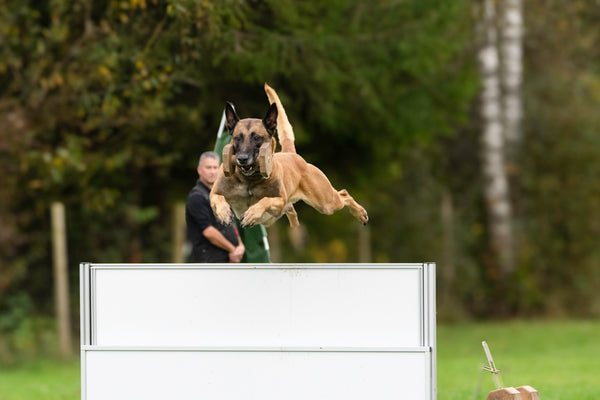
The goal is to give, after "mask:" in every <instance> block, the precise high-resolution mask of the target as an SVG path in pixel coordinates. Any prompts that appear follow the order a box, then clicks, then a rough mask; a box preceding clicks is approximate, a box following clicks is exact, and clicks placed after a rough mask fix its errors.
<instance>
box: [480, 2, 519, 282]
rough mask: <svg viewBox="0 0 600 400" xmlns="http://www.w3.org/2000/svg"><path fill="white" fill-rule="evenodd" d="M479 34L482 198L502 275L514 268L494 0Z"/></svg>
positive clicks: (487, 7) (487, 3) (485, 12)
mask: <svg viewBox="0 0 600 400" xmlns="http://www.w3.org/2000/svg"><path fill="white" fill-rule="evenodd" d="M483 4H484V10H483V11H484V13H483V21H482V22H483V23H482V32H481V34H482V35H483V39H484V40H483V43H482V47H481V49H480V52H479V66H480V71H481V79H482V86H483V90H482V98H481V116H482V120H483V135H482V140H481V152H482V154H481V156H482V165H483V176H484V180H485V190H484V196H485V200H486V207H487V213H488V220H489V230H490V241H491V248H492V250H493V251H494V253H495V254H496V256H497V257H498V264H499V266H500V269H501V271H502V275H503V276H505V277H506V276H508V275H510V273H511V272H512V271H513V269H514V252H513V243H514V239H513V232H512V207H511V204H510V196H509V186H508V179H507V176H506V169H505V151H506V146H505V137H504V126H503V122H504V119H503V112H502V104H501V101H502V100H501V99H502V96H501V86H500V62H499V60H500V57H499V53H498V32H497V29H496V10H495V5H494V1H493V0H484V2H483Z"/></svg>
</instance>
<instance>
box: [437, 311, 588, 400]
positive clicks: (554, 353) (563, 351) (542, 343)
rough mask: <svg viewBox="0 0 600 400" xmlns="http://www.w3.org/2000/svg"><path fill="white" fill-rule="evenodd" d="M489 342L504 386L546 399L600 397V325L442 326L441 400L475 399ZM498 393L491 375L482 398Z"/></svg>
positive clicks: (439, 339) (439, 337)
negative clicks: (527, 390) (483, 344)
mask: <svg viewBox="0 0 600 400" xmlns="http://www.w3.org/2000/svg"><path fill="white" fill-rule="evenodd" d="M482 340H485V341H487V343H488V345H489V347H490V350H491V352H492V355H493V357H494V362H495V364H496V367H497V368H498V369H500V370H502V371H503V373H502V379H503V381H504V385H505V386H513V387H517V386H522V385H530V386H533V387H534V388H535V389H537V390H538V392H539V393H540V399H541V400H558V399H561V400H571V399H572V400H592V399H594V400H597V399H600V378H599V376H598V374H599V373H600V321H595V322H591V321H588V322H586V321H563V322H557V321H551V322H545V321H539V322H525V321H519V322H508V323H483V324H456V325H441V326H438V335H437V345H438V346H437V348H438V352H437V354H438V368H437V371H438V372H437V376H438V399H439V400H458V399H460V400H468V399H474V398H475V397H474V395H475V391H476V388H477V383H478V380H479V376H480V372H479V371H480V366H481V365H483V364H484V362H485V354H484V352H483V348H482V347H481V341H482ZM493 389H495V388H494V386H493V383H492V378H491V376H490V374H489V373H485V374H484V376H483V379H482V385H481V391H480V395H479V397H478V399H485V397H486V396H487V393H489V391H490V390H493Z"/></svg>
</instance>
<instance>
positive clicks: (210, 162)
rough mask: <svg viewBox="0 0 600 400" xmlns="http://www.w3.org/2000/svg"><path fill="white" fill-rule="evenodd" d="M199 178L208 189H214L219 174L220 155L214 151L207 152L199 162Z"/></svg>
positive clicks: (201, 156)
mask: <svg viewBox="0 0 600 400" xmlns="http://www.w3.org/2000/svg"><path fill="white" fill-rule="evenodd" d="M197 171H198V176H199V177H200V181H201V182H202V183H204V184H205V185H206V186H208V188H209V189H210V188H212V186H213V185H214V184H215V181H216V180H217V175H218V174H219V155H218V154H217V153H215V152H214V151H205V152H204V153H202V155H200V160H199V161H198V168H197Z"/></svg>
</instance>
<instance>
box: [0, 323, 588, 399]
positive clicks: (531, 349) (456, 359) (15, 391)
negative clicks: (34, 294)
mask: <svg viewBox="0 0 600 400" xmlns="http://www.w3.org/2000/svg"><path fill="white" fill-rule="evenodd" d="M437 336H438V337H437V344H438V346H437V355H438V358H437V361H438V369H437V378H438V399H439V400H458V399H460V400H473V399H474V398H475V397H474V395H475V391H476V388H477V385H478V381H479V379H480V377H481V389H480V393H479V397H478V398H477V399H478V400H484V399H485V398H486V396H487V393H488V392H489V391H490V390H493V389H494V387H493V384H492V379H491V377H490V375H489V373H485V375H483V376H481V374H480V367H481V366H482V365H483V363H484V361H485V356H484V353H483V349H482V347H481V341H482V340H486V341H487V342H488V344H489V346H490V349H491V351H492V354H493V356H494V361H495V362H496V366H497V367H498V368H499V369H501V370H502V371H503V375H502V377H503V380H504V384H505V385H506V386H515V387H516V386H520V385H530V386H533V387H534V388H536V389H537V390H538V391H539V392H540V398H541V400H558V399H560V400H592V399H594V400H596V399H600V378H599V377H598V374H599V373H600V321H561V322H557V321H549V322H546V321H534V322H530V321H516V322H502V323H500V322H494V323H459V324H452V325H448V324H443V325H439V326H438V335H437ZM79 374H80V367H79V362H78V361H77V360H74V361H71V362H60V361H52V360H47V359H46V360H36V361H30V362H22V363H19V364H17V365H16V366H12V367H10V368H9V367H7V366H4V367H2V366H0V400H34V399H35V400H38V399H44V400H76V399H79V398H80V392H79V390H80V389H79V379H80V375H79Z"/></svg>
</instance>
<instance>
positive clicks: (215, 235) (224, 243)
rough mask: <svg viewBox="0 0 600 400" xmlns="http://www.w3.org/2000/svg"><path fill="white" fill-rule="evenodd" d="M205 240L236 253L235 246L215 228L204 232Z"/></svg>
mask: <svg viewBox="0 0 600 400" xmlns="http://www.w3.org/2000/svg"><path fill="white" fill-rule="evenodd" d="M202 234H203V235H204V237H205V238H207V239H208V241H209V242H211V243H212V244H213V245H215V246H217V247H219V248H221V249H223V250H225V251H227V252H228V253H231V252H233V251H235V248H236V247H235V246H234V245H233V244H232V243H231V242H230V241H229V240H227V239H226V238H225V236H223V234H222V233H221V232H219V230H218V229H217V228H215V227H214V226H212V225H210V226H208V227H207V228H205V229H204V230H203V231H202Z"/></svg>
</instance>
